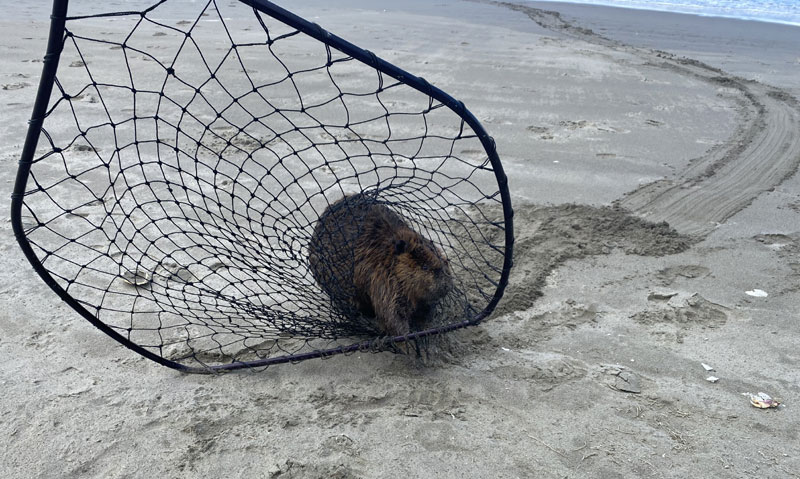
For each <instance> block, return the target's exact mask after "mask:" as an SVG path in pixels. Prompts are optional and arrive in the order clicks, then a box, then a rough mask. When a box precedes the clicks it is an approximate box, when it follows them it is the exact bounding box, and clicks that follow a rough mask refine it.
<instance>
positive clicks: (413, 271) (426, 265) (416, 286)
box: [392, 229, 453, 305]
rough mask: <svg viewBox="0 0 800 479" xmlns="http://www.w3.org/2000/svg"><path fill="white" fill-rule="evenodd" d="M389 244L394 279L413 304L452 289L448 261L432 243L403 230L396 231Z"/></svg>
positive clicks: (451, 276)
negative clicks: (391, 251)
mask: <svg viewBox="0 0 800 479" xmlns="http://www.w3.org/2000/svg"><path fill="white" fill-rule="evenodd" d="M392 247H393V248H394V255H395V262H394V274H395V279H396V280H397V281H398V283H399V285H400V289H401V291H402V292H403V293H404V295H405V296H406V299H407V300H408V301H409V302H410V303H411V304H412V305H418V304H420V303H432V302H435V301H437V300H439V299H441V298H442V297H444V296H445V295H446V294H447V293H448V292H449V291H450V290H451V289H452V287H453V275H452V273H451V271H450V265H449V262H448V261H447V258H446V257H445V255H444V253H442V251H441V250H440V249H439V248H437V247H436V245H434V244H433V242H431V241H430V240H427V239H425V238H423V237H422V236H420V235H419V234H417V233H416V232H414V231H413V230H411V229H404V230H401V231H398V232H396V234H395V235H394V239H393V241H392Z"/></svg>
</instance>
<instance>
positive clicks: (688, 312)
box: [631, 293, 731, 328]
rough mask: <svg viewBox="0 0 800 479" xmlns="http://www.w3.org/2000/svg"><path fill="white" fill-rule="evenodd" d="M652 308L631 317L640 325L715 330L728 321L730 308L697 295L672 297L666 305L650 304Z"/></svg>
mask: <svg viewBox="0 0 800 479" xmlns="http://www.w3.org/2000/svg"><path fill="white" fill-rule="evenodd" d="M651 305H652V307H651V308H649V309H647V310H645V311H641V312H638V313H636V314H634V315H633V316H631V319H633V320H634V321H636V322H637V323H642V324H648V325H650V324H656V323H672V324H677V325H680V326H682V327H686V328H688V327H693V326H699V327H703V328H716V327H719V326H722V325H723V324H725V323H726V322H727V321H728V315H729V314H730V311H731V310H730V308H726V307H725V306H722V305H720V304H717V303H713V302H711V301H709V300H707V299H705V298H704V297H702V296H700V295H699V294H697V293H694V294H691V295H687V294H679V295H676V296H673V297H672V298H670V299H669V301H667V302H666V303H662V302H651Z"/></svg>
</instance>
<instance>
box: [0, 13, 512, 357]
mask: <svg viewBox="0 0 800 479" xmlns="http://www.w3.org/2000/svg"><path fill="white" fill-rule="evenodd" d="M240 1H241V2H242V3H244V4H246V5H248V6H250V7H252V8H254V9H255V10H258V11H259V12H261V13H264V14H266V15H269V16H271V17H273V18H275V19H277V20H279V21H281V22H283V23H285V24H286V25H289V26H290V27H292V28H294V29H296V30H298V31H300V32H303V33H305V34H306V35H309V36H311V37H313V38H315V39H317V40H319V41H320V42H322V43H324V44H326V45H328V46H330V47H331V48H333V49H336V50H339V51H340V52H342V53H345V54H347V55H349V56H351V57H353V58H355V59H357V60H359V61H360V62H362V63H364V64H367V65H369V66H371V67H373V68H375V69H376V70H378V71H380V72H381V73H384V74H386V75H389V76H390V77H392V78H395V79H396V80H398V81H401V82H403V83H405V84H407V85H409V86H411V87H412V88H414V89H416V90H418V91H420V92H422V93H424V94H426V95H428V96H430V97H431V98H434V99H435V100H437V101H439V102H441V103H442V104H444V105H446V106H447V107H448V108H450V110H452V111H453V112H454V113H455V114H456V115H458V116H459V117H461V118H462V119H463V120H464V121H465V122H466V123H467V124H468V125H469V126H470V128H472V130H473V131H474V132H475V134H476V135H477V137H478V138H479V139H480V141H481V144H482V145H483V147H484V149H485V150H486V153H487V154H488V156H489V161H490V162H491V164H492V170H493V171H494V174H495V177H496V179H497V184H498V186H499V191H500V196H501V201H502V205H503V214H504V228H505V252H504V253H505V258H504V262H503V269H502V273H501V277H500V281H499V283H498V284H497V289H496V291H495V294H494V296H493V298H492V300H491V301H490V302H489V304H488V305H487V306H486V308H484V310H483V311H481V312H480V313H479V314H477V315H476V316H475V317H474V318H472V319H469V320H465V321H462V322H460V323H455V324H450V325H446V326H441V327H436V328H431V329H426V330H423V331H416V332H414V333H410V334H408V335H406V336H399V337H396V338H392V341H404V340H405V341H408V340H414V339H417V338H422V337H425V336H429V335H432V334H439V333H444V332H448V331H452V330H455V329H460V328H464V327H467V326H472V325H475V324H478V323H479V322H481V321H482V320H483V319H485V318H486V317H487V316H489V314H491V313H492V311H493V310H494V308H495V307H496V306H497V303H498V302H499V301H500V299H501V298H502V296H503V292H504V290H505V288H506V285H507V284H508V277H509V274H510V271H511V266H512V253H513V247H514V228H513V210H512V208H511V197H510V194H509V191H508V179H507V177H506V175H505V173H504V171H503V166H502V164H501V163H500V158H499V157H498V155H497V150H496V147H495V142H494V139H493V138H492V137H491V136H489V134H488V133H487V132H486V130H485V129H484V128H483V126H482V125H481V124H480V122H479V121H478V120H477V119H476V118H475V116H474V115H473V114H472V113H471V112H470V111H469V110H468V109H467V108H466V107H465V106H464V104H463V103H462V102H460V101H458V100H456V99H455V98H453V97H452V96H450V95H448V94H447V93H445V92H444V91H442V90H440V89H439V88H436V87H435V86H433V85H431V84H430V83H428V82H427V81H426V80H425V79H424V78H421V77H418V76H415V75H412V74H411V73H408V72H407V71H405V70H403V69H401V68H398V67H397V66H395V65H392V64H391V63H389V62H387V61H385V60H383V59H381V58H378V57H377V56H376V55H375V54H374V53H372V52H371V51H369V50H364V49H362V48H360V47H358V46H356V45H354V44H352V43H350V42H348V41H347V40H344V39H343V38H341V37H338V36H336V35H334V34H332V33H330V32H328V31H326V30H324V29H323V28H322V27H320V26H319V25H317V24H316V23H311V22H309V21H307V20H305V19H303V18H302V17H299V16H297V15H295V14H293V13H291V12H289V11H288V10H285V9H283V8H281V7H279V6H277V5H275V4H273V3H271V2H269V1H267V0H240ZM68 4H69V0H53V9H52V14H51V16H50V33H49V39H48V42H47V52H46V54H45V56H44V63H43V67H42V77H41V79H40V81H39V88H38V91H37V94H36V101H35V103H34V106H33V113H32V115H31V120H30V121H29V126H28V132H27V135H26V137H25V144H24V146H23V149H22V155H21V157H20V161H19V169H18V170H17V177H16V182H15V184H14V192H13V193H12V196H11V225H12V227H13V230H14V235H15V236H16V238H17V242H18V243H19V245H20V247H21V248H22V251H23V252H24V253H25V256H26V257H27V258H28V261H30V263H31V265H32V266H33V268H34V270H35V271H36V272H37V273H38V274H39V276H40V277H41V278H42V279H43V280H44V282H45V283H46V284H47V285H48V286H50V288H51V289H52V290H53V291H55V293H56V294H58V296H59V297H60V298H61V299H62V300H64V301H65V302H66V303H67V304H68V305H70V306H71V307H72V308H73V309H75V310H76V311H77V312H78V313H80V314H81V316H83V317H84V318H86V319H87V320H88V321H89V322H91V323H92V324H93V325H95V326H96V327H97V328H99V329H100V330H102V331H103V332H105V333H106V334H108V335H109V336H111V337H112V338H114V339H115V340H117V341H118V342H120V343H122V344H123V345H124V346H126V347H127V348H129V349H131V350H133V351H135V352H137V353H139V354H141V355H142V356H144V357H146V358H148V359H151V360H153V361H155V362H157V363H159V364H162V365H164V366H167V367H170V368H173V369H177V370H179V371H183V372H189V373H210V372H217V371H230V370H236V369H244V368H250V367H258V366H267V365H271V364H280V363H288V362H299V361H302V360H305V359H311V358H321V357H327V356H331V355H334V354H340V353H348V352H355V351H366V350H370V349H372V348H373V346H374V341H363V342H360V343H355V344H352V345H350V346H342V347H338V348H332V349H326V350H316V351H310V352H307V353H302V354H297V355H291V356H282V357H275V358H267V359H261V360H257V361H247V362H236V363H231V364H222V365H212V366H208V367H205V368H201V367H190V366H186V365H183V364H180V363H177V362H174V361H170V360H168V359H165V358H163V357H161V356H158V355H156V354H154V353H153V352H151V351H148V350H146V349H144V348H142V347H141V346H139V345H137V344H135V343H133V342H131V341H130V340H128V339H127V338H125V337H123V336H122V335H120V334H119V333H118V332H116V331H114V330H113V329H112V328H110V327H109V326H107V325H106V324H105V323H103V322H102V321H100V320H99V319H98V318H97V317H96V316H95V315H94V314H92V313H91V312H89V311H88V310H87V309H86V308H84V307H83V306H82V305H81V304H80V303H79V302H78V301H76V300H75V298H73V297H72V296H71V295H70V294H69V293H67V292H66V291H65V290H64V289H63V288H62V287H61V286H60V285H59V284H58V283H57V282H56V280H55V279H54V278H53V277H52V276H51V275H50V273H49V272H48V271H47V269H46V268H45V267H44V265H43V264H42V262H41V261H40V260H39V258H38V257H37V256H36V254H35V253H34V251H33V248H32V247H31V244H30V242H29V241H28V238H27V236H26V235H25V231H24V229H23V226H22V204H23V198H24V196H25V188H26V185H27V181H28V176H29V173H30V169H31V166H32V164H33V157H34V154H35V151H36V147H37V144H38V142H39V136H40V133H41V131H42V125H43V123H44V120H45V117H46V116H47V106H48V104H49V102H50V95H51V93H52V90H53V85H54V81H55V77H56V71H57V70H58V63H59V58H60V55H61V51H62V49H63V45H64V32H65V23H66V20H67V10H68Z"/></svg>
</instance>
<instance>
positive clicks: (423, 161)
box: [12, 0, 513, 372]
mask: <svg viewBox="0 0 800 479" xmlns="http://www.w3.org/2000/svg"><path fill="white" fill-rule="evenodd" d="M245 4H249V5H245ZM95 5H96V4H95ZM66 13H67V6H66V2H62V1H56V2H55V4H54V15H53V20H52V22H53V25H52V26H51V39H50V44H49V46H48V55H47V56H46V58H45V67H44V70H45V71H44V74H43V78H42V84H40V88H39V98H38V99H37V105H36V106H35V108H34V115H33V119H32V121H31V126H30V131H29V133H28V138H27V139H26V145H25V150H24V151H23V157H22V160H21V162H20V171H19V173H18V178H17V184H16V186H15V193H14V197H13V201H12V221H13V223H14V228H15V233H16V234H17V237H18V239H19V241H20V244H21V246H22V247H23V250H24V251H25V253H26V255H27V256H28V258H29V260H30V261H31V263H32V264H33V266H34V268H35V269H36V270H37V272H38V273H39V274H40V275H41V276H42V277H43V279H45V281H46V282H47V283H48V285H50V286H51V287H52V288H53V289H54V290H55V291H56V292H57V293H58V294H59V295H60V296H61V297H62V299H64V300H65V301H67V302H68V303H69V304H70V305H71V306H72V307H73V308H75V309H76V310H78V311H79V312H80V313H81V314H82V315H83V316H84V317H86V318H87V319H89V320H90V321H91V322H92V323H93V324H95V325H96V326H98V327H99V328H101V329H102V330H104V331H105V332H106V333H108V334H109V335H111V336H112V337H114V338H115V339H117V340H118V341H120V342H122V343H123V344H125V345H126V346H128V347H129V348H131V349H134V350H135V351H137V352H139V353H140V354H143V355H145V356H146V357H148V358H150V359H153V360H155V361H157V362H159V363H161V364H164V365H167V366H170V367H173V368H177V369H182V370H186V371H192V372H203V371H211V370H225V369H237V368H242V367H252V366H267V365H269V364H273V363H280V362H290V361H298V360H302V359H307V358H310V357H324V356H328V355H330V354H335V353H341V352H353V351H363V350H382V349H386V348H389V349H391V347H392V344H393V343H395V342H402V341H406V340H409V339H416V338H419V337H423V336H427V335H431V334H437V333H442V332H445V331H449V330H452V329H456V328H460V327H464V326H467V325H470V324H476V323H477V322H479V321H480V320H482V319H483V318H485V317H486V316H487V315H488V314H489V313H490V312H491V311H492V309H493V308H494V306H495V305H496V303H497V301H498V300H499V299H500V297H501V296H502V292H503V289H504V287H505V283H506V281H507V277H508V270H509V269H510V267H511V262H510V256H511V245H512V241H513V238H512V230H511V208H510V200H509V196H508V190H507V186H506V179H505V175H504V174H503V172H502V168H501V167H500V162H499V159H498V158H497V154H496V152H495V149H494V143H493V141H492V139H491V138H490V137H488V135H487V134H486V132H485V131H484V130H483V128H482V127H481V126H480V124H479V123H478V122H477V120H475V118H474V117H473V116H472V114H471V113H469V111H468V110H466V109H465V108H464V106H463V105H462V104H461V103H460V102H458V101H456V100H454V99H453V98H452V97H450V96H448V95H447V94H445V93H444V92H442V91H441V90H438V89H437V88H435V87H433V86H431V85H429V84H428V83H427V82H426V81H425V80H423V79H421V78H418V77H415V76H413V75H411V74H408V73H406V72H404V71H402V70H400V69H399V68H397V67H395V66H393V65H391V64H388V63H387V62H385V61H383V60H380V59H378V58H377V57H376V56H375V55H373V54H372V53H370V52H368V51H365V50H361V49H359V48H358V47H355V46H354V45H352V44H350V43H348V42H346V41H344V40H342V39H340V38H338V37H336V36H334V35H331V34H330V33H328V32H326V31H324V30H322V29H321V28H320V27H318V26H317V25H314V24H310V23H308V22H306V21H305V20H303V19H301V18H299V17H296V16H294V15H292V14H291V13H289V12H286V11H285V10H282V9H280V8H279V7H276V6H274V5H272V4H270V3H269V2H265V1H245V2H242V3H238V2H226V4H225V5H223V2H216V1H214V0H211V1H208V2H206V3H203V4H196V3H186V2H180V1H166V0H164V1H161V2H158V3H155V4H152V5H149V6H147V7H146V8H143V9H142V10H138V11H125V12H114V13H107V14H86V15H76V14H73V16H69V17H67V16H66ZM73 13H74V12H73ZM48 69H49V70H48ZM56 70H58V73H57V74H56ZM48 77H49V81H50V84H49V85H48V84H47V82H48ZM51 91H52V93H51ZM40 136H41V138H40ZM37 140H38V141H37ZM352 194H361V195H363V197H364V198H369V200H370V201H373V202H375V203H376V204H380V205H384V206H385V207H387V208H390V209H391V210H392V211H393V212H394V213H396V214H397V215H399V216H400V217H402V218H403V220H404V221H405V222H406V223H407V224H408V225H409V226H410V227H411V228H412V229H413V230H415V231H416V232H418V233H419V234H421V235H422V236H423V237H425V238H427V239H428V240H430V241H431V242H432V243H433V244H435V245H436V247H437V248H439V250H440V251H441V252H442V253H443V254H444V256H446V258H447V261H448V262H449V265H450V268H451V270H452V274H453V278H454V285H453V288H452V289H451V290H450V292H449V294H447V296H446V297H444V298H443V299H442V300H441V301H439V302H438V304H437V305H436V307H435V308H434V312H433V314H431V316H430V318H431V320H430V321H429V322H428V323H427V324H425V325H424V327H422V328H421V329H417V330H412V331H411V333H410V334H408V335H404V336H399V337H393V338H386V337H381V331H380V330H379V329H378V328H376V326H375V322H374V321H372V320H371V318H367V317H364V315H363V314H361V313H359V312H358V311H353V310H348V309H347V308H342V307H341V304H337V302H336V301H333V300H332V299H331V297H330V296H329V294H328V293H329V292H330V291H331V288H332V286H331V285H323V286H325V287H324V288H321V287H320V285H318V284H317V283H316V282H315V280H314V278H313V275H312V274H311V273H310V271H309V262H308V257H309V240H310V238H311V236H312V233H313V231H314V228H315V225H316V224H317V221H318V219H319V217H320V215H322V213H323V211H325V209H326V208H327V207H329V206H330V205H331V204H333V203H334V202H336V201H337V200H339V199H341V198H342V197H343V196H345V195H352Z"/></svg>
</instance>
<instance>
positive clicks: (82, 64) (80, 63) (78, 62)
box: [69, 60, 86, 68]
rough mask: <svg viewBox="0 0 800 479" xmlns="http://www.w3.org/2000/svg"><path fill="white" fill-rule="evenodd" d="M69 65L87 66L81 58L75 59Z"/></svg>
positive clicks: (76, 66) (74, 66) (73, 66)
mask: <svg viewBox="0 0 800 479" xmlns="http://www.w3.org/2000/svg"><path fill="white" fill-rule="evenodd" d="M69 66H70V67H72V68H79V67H85V66H86V64H85V63H83V62H82V61H81V60H75V61H74V62H72V63H70V64H69Z"/></svg>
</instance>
